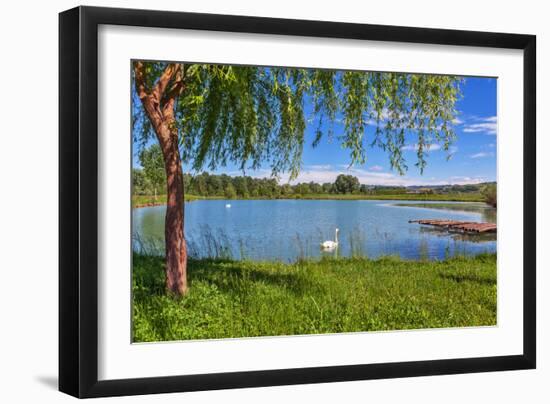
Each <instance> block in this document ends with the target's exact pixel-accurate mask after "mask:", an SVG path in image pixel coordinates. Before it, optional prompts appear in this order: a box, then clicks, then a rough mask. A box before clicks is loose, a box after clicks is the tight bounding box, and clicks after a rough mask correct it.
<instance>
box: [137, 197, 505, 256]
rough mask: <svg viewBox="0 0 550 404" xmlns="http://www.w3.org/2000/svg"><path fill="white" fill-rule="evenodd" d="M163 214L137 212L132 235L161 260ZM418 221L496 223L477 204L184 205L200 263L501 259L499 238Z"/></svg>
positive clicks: (491, 213)
mask: <svg viewBox="0 0 550 404" xmlns="http://www.w3.org/2000/svg"><path fill="white" fill-rule="evenodd" d="M228 203H229V204H231V207H230V208H227V207H226V204H228ZM404 205H406V206H404ZM430 205H433V206H430ZM164 213H165V207H163V206H155V207H148V208H139V209H134V210H133V232H134V235H137V236H138V237H139V238H140V240H142V243H143V242H145V245H147V246H149V248H151V247H152V246H154V248H156V249H157V250H158V251H160V252H161V250H162V245H163V239H164ZM413 219H456V220H472V221H491V222H494V221H495V220H496V211H495V210H494V209H492V208H487V207H486V206H485V205H484V204H477V203H458V202H457V203H452V202H444V203H442V202H434V203H433V204H432V203H426V202H414V201H412V202H409V201H335V200H332V201H331V200H314V201H306V200H261V201H258V200H232V201H224V200H205V201H195V202H190V203H186V204H185V234H186V238H187V241H188V244H189V248H190V253H191V254H192V255H195V256H209V255H216V254H220V251H222V252H223V253H224V254H226V253H230V254H231V255H232V256H233V257H234V258H247V259H254V260H265V259H267V260H273V259H275V260H282V261H293V260H295V259H297V258H300V257H320V256H322V255H339V256H351V255H354V254H362V255H367V256H369V257H378V256H381V255H399V256H401V257H403V258H431V259H442V258H445V257H446V256H450V255H454V254H477V253H481V252H494V251H496V236H495V235H494V234H493V235H483V236H471V235H461V234H449V233H448V232H446V231H442V230H436V229H432V228H428V227H424V226H420V225H418V224H411V223H408V221H409V220H413ZM337 227H338V228H339V229H340V233H339V246H338V249H337V250H336V251H332V252H323V251H321V249H320V248H319V244H320V243H321V242H322V241H325V240H334V230H335V228H337ZM135 246H137V243H136V244H135ZM135 248H137V247H135Z"/></svg>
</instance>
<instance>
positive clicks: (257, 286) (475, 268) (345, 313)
mask: <svg viewBox="0 0 550 404" xmlns="http://www.w3.org/2000/svg"><path fill="white" fill-rule="evenodd" d="M133 268H134V271H133V340H134V341H135V342H145V341H170V340H186V339H207V338H235V337H253V336H269V335H271V336H274V335H297V334H319V333H338V332H356V331H376V330H401V329H420V328H434V327H465V326H486V325H495V324H496V302H497V286H496V254H483V255H479V256H477V257H471V258H465V257H457V258H451V259H448V260H445V261H406V260H401V259H398V258H393V257H389V258H381V259H378V260H371V259H368V258H349V259H337V260H334V259H322V260H321V261H301V262H297V263H295V264H284V263H275V262H262V263H258V262H251V261H248V262H247V261H231V260H208V259H205V260H190V261H189V264H188V272H189V280H190V291H189V293H188V294H187V296H185V297H182V298H175V297H172V296H167V295H166V294H165V291H164V273H163V259H162V258H159V257H151V256H142V255H137V254H136V255H134V257H133Z"/></svg>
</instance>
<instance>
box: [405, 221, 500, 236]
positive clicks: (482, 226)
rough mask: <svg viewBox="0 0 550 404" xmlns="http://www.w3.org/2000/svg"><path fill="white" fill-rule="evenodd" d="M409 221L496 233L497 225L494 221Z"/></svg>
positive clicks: (470, 231)
mask: <svg viewBox="0 0 550 404" xmlns="http://www.w3.org/2000/svg"><path fill="white" fill-rule="evenodd" d="M409 223H418V224H422V225H427V226H435V227H439V228H445V229H447V230H449V231H454V232H460V233H496V231H497V225H496V224H495V223H480V222H463V221H460V220H441V219H419V220H409Z"/></svg>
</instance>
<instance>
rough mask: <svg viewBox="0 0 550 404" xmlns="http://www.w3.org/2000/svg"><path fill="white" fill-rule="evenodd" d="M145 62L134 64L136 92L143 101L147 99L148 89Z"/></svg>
mask: <svg viewBox="0 0 550 404" xmlns="http://www.w3.org/2000/svg"><path fill="white" fill-rule="evenodd" d="M144 69H145V67H144V65H143V62H134V75H135V80H136V92H137V95H138V97H139V98H140V99H141V100H142V99H144V98H145V97H147V88H146V86H145V72H144Z"/></svg>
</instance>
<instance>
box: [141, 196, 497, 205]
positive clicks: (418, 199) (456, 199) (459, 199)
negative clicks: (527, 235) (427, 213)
mask: <svg viewBox="0 0 550 404" xmlns="http://www.w3.org/2000/svg"><path fill="white" fill-rule="evenodd" d="M414 195H415V194H407V195H349V194H348V195H346V194H343V195H310V196H308V195H305V196H301V197H285V198H265V197H257V198H250V197H249V198H225V197H222V196H207V197H200V196H195V195H192V196H191V197H189V198H186V199H185V201H184V202H194V201H208V200H224V201H225V200H227V201H276V200H279V201H294V200H305V201H315V200H319V201H323V200H328V201H331V200H332V201H397V202H442V203H444V202H464V203H485V201H484V200H483V199H482V197H480V196H479V195H477V194H476V195H468V196H466V195H458V196H457V195H449V196H447V195H442V194H439V195H430V196H429V197H428V195H422V196H414ZM159 198H160V200H159V201H148V202H140V203H135V204H134V203H133V202H132V209H138V208H147V207H154V206H162V205H165V204H166V196H165V195H163V196H161V197H159ZM487 206H489V205H487Z"/></svg>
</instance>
